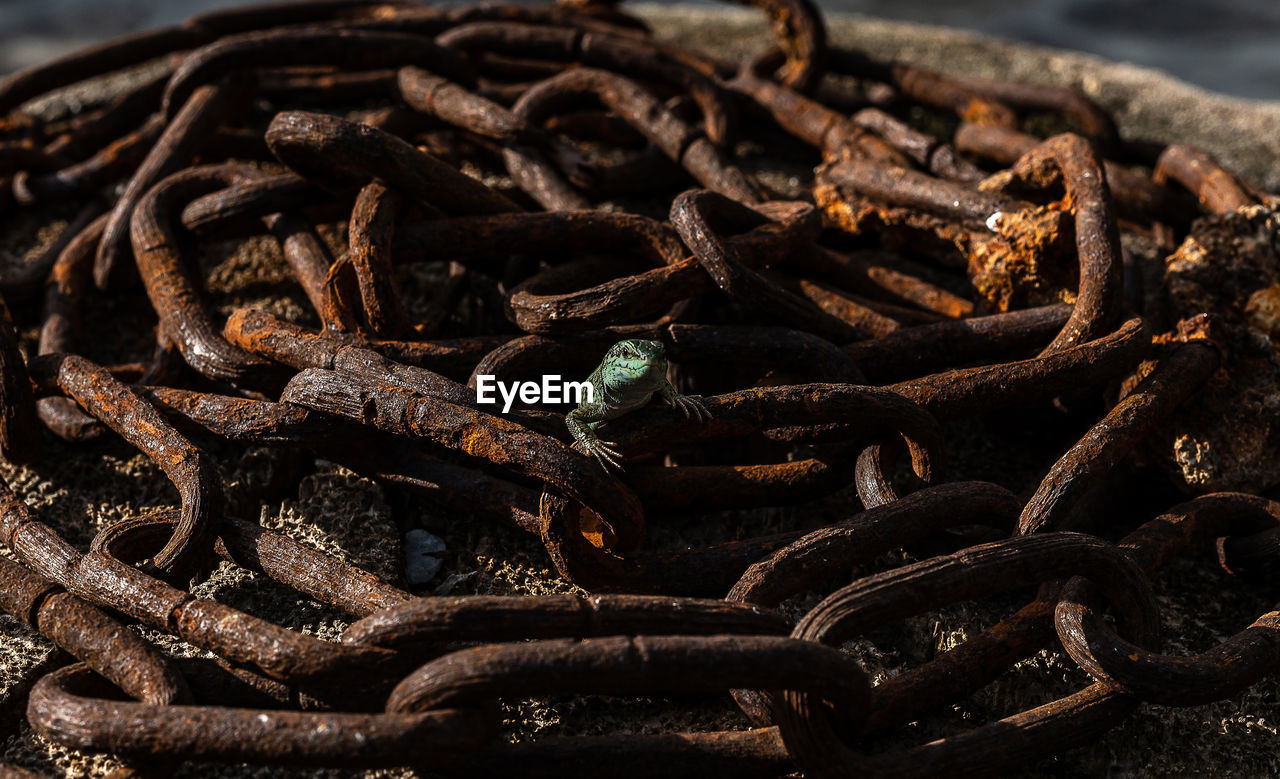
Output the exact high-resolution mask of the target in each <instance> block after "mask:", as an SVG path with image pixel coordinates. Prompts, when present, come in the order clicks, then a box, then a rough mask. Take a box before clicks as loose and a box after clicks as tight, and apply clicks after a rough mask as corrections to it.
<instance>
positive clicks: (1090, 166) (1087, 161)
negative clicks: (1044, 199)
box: [1009, 133, 1121, 355]
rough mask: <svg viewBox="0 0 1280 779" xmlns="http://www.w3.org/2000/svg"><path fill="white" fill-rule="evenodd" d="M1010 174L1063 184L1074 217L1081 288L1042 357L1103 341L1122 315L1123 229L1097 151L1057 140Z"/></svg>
mask: <svg viewBox="0 0 1280 779" xmlns="http://www.w3.org/2000/svg"><path fill="white" fill-rule="evenodd" d="M1009 174H1010V175H1011V176H1012V177H1014V178H1016V179H1019V180H1021V181H1024V182H1026V183H1028V184H1031V185H1033V186H1041V187H1045V186H1049V185H1050V184H1051V183H1052V182H1054V181H1057V180H1059V179H1061V182H1062V186H1063V188H1064V189H1065V190H1066V197H1067V200H1068V201H1069V202H1070V203H1071V209H1072V211H1073V213H1074V216H1075V235H1076V252H1077V256H1078V258H1079V263H1080V289H1079V293H1078V294H1077V296H1076V302H1075V308H1074V309H1073V310H1072V312H1071V317H1070V318H1069V319H1068V320H1067V324H1066V325H1064V326H1063V328H1062V331H1061V332H1060V333H1058V337H1057V338H1055V339H1053V342H1052V343H1051V344H1049V345H1048V346H1047V347H1045V350H1044V351H1043V352H1041V354H1043V355H1048V354H1052V353H1054V352H1059V351H1062V350H1063V349H1065V348H1067V347H1069V346H1073V345H1076V344H1082V343H1086V342H1088V341H1092V340H1094V339H1095V338H1101V337H1102V336H1103V335H1104V334H1106V333H1108V332H1110V331H1111V329H1112V328H1113V327H1114V326H1115V323H1116V319H1117V318H1118V317H1119V314H1120V296H1121V279H1120V230H1119V228H1118V227H1117V226H1116V219H1115V214H1114V212H1113V210H1112V206H1111V192H1110V189H1109V188H1108V187H1107V180H1106V175H1105V174H1104V173H1103V171H1102V163H1101V161H1100V160H1099V158H1098V156H1097V154H1096V152H1095V151H1094V150H1093V148H1092V147H1091V146H1090V145H1089V143H1088V141H1086V140H1085V139H1084V138H1082V137H1080V136H1078V135H1073V134H1071V133H1065V134H1063V135H1056V136H1054V137H1052V138H1050V139H1049V140H1047V141H1045V142H1044V143H1042V144H1040V145H1039V146H1037V147H1036V148H1034V149H1032V150H1031V151H1029V152H1027V153H1026V154H1024V155H1023V156H1022V157H1021V158H1020V159H1019V160H1018V162H1017V163H1016V164H1015V165H1014V166H1013V167H1012V168H1010V171H1009Z"/></svg>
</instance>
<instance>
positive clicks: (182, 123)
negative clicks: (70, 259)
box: [93, 81, 248, 289]
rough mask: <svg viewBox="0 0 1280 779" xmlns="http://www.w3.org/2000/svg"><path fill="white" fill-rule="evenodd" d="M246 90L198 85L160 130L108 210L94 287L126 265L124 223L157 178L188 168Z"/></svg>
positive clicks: (103, 286) (231, 85) (233, 84)
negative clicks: (202, 145)
mask: <svg viewBox="0 0 1280 779" xmlns="http://www.w3.org/2000/svg"><path fill="white" fill-rule="evenodd" d="M247 86H248V85H247V84H244V83H242V82H238V81H227V82H222V83H218V84H207V85H204V86H201V87H199V88H198V89H196V90H195V91H194V92H192V93H191V94H190V96H189V97H188V98H187V100H186V102H185V103H184V104H183V105H182V107H181V110H180V111H178V112H177V114H176V115H175V116H174V117H173V119H172V121H170V122H169V123H168V124H167V125H166V126H165V129H164V133H162V134H161V135H160V138H159V140H157V141H156V144H155V146H153V147H152V148H151V150H150V151H148V152H147V156H146V159H144V160H143V161H142V163H141V164H140V165H139V166H138V168H137V170H136V171H134V173H133V176H132V177H130V179H129V183H128V185H127V186H126V187H125V191H124V193H123V194H122V195H121V196H120V199H119V200H118V201H116V204H115V206H114V207H113V208H112V209H111V218H110V219H109V220H108V221H107V226H106V228H105V229H104V230H103V233H102V240H101V241H100V242H99V244H98V254H97V257H96V258H95V259H94V264H93V280H94V283H95V284H97V286H98V289H106V288H107V287H108V285H109V284H110V283H111V281H112V279H113V278H114V277H115V276H116V275H117V274H118V273H120V272H121V271H120V270H119V266H120V265H121V264H123V263H125V262H128V256H129V238H130V235H131V233H130V224H131V222H132V219H133V214H134V210H135V208H136V207H137V205H138V204H139V203H140V202H141V201H142V199H143V197H144V196H145V195H146V193H147V192H148V191H149V190H150V189H151V188H152V187H153V186H154V185H155V184H156V183H158V182H159V181H160V180H161V179H163V178H164V177H165V176H168V175H169V174H171V173H175V172H177V171H179V170H180V169H182V168H183V167H185V166H187V165H190V164H191V162H192V160H193V158H194V157H195V154H196V152H197V150H198V149H199V148H200V146H201V144H203V143H204V142H205V141H206V140H207V139H208V138H209V137H210V136H211V135H212V133H213V132H214V130H216V129H217V127H218V125H220V124H222V123H223V122H224V121H226V120H227V118H228V115H234V114H235V113H236V112H237V111H238V110H239V108H240V107H242V106H243V104H244V103H245V102H246V101H247V97H248V89H247Z"/></svg>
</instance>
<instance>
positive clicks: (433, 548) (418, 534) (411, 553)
mask: <svg viewBox="0 0 1280 779" xmlns="http://www.w3.org/2000/svg"><path fill="white" fill-rule="evenodd" d="M444 550H445V545H444V541H443V540H441V539H440V538H439V537H437V536H434V535H432V534H430V533H428V532H427V531H425V530H422V529H421V528H415V529H413V530H410V531H409V532H408V533H405V534H404V558H405V562H404V578H405V580H406V581H408V583H409V586H410V587H421V586H422V585H424V584H426V583H427V582H429V581H431V580H432V579H434V578H436V574H438V573H440V566H442V565H444V561H443V560H441V559H440V558H439V557H436V556H435V555H437V554H439V553H440V552H443V551H444Z"/></svg>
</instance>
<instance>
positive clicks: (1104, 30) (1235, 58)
mask: <svg viewBox="0 0 1280 779" xmlns="http://www.w3.org/2000/svg"><path fill="white" fill-rule="evenodd" d="M819 1H820V3H821V5H822V7H823V9H824V10H825V11H827V12H828V13H834V12H854V13H862V14H869V15H872V16H879V17H883V18H886V19H900V20H904V21H912V22H924V23H928V24H938V25H944V26H948V27H959V28H963V29H968V30H974V31H977V32H981V33H985V34H988V35H995V36H999V37H1002V38H1007V39H1011V40H1019V41H1027V42H1030V43H1039V44H1045V45H1049V46H1057V47H1061V48H1067V49H1076V50H1079V51H1086V52H1091V53H1094V54H1099V55H1102V56H1104V57H1107V58H1109V59H1113V60H1117V61H1121V62H1132V63H1135V64H1138V65H1145V66H1147V67H1154V68H1158V69H1160V70H1163V71H1165V72H1167V73H1170V74H1172V75H1174V76H1176V77H1178V78H1180V79H1182V80H1184V81H1188V82H1190V83H1192V84H1197V85H1199V86H1202V87H1204V88H1206V89H1211V90H1213V91H1216V92H1222V93H1225V94H1230V95H1237V96H1240V97H1251V98H1262V99H1269V100H1280V0H1213V2H1202V1H1198V0H952V2H938V0H819ZM243 4H244V3H243V2H238V1H237V0H0V73H6V72H9V71H12V70H16V69H17V68H20V67H23V66H26V65H30V64H34V63H38V62H42V61H44V60H47V59H49V58H51V57H54V56H57V55H58V54H61V53H64V52H67V51H70V50H72V49H75V48H77V47H80V46H84V45H86V44H89V43H92V42H94V41H97V40H101V39H104V38H110V37H112V36H116V35H121V34H124V33H127V32H133V31H136V30H140V29H143V28H147V27H154V26H157V25H162V24H170V23H173V22H177V21H180V20H182V19H184V18H185V17H187V16H189V15H191V14H193V13H196V12H198V11H203V10H208V9H211V8H222V7H228V6H234V5H243ZM696 4H697V5H713V3H709V2H705V1H704V2H698V3H696Z"/></svg>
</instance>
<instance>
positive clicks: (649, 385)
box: [564, 339, 711, 471]
mask: <svg viewBox="0 0 1280 779" xmlns="http://www.w3.org/2000/svg"><path fill="white" fill-rule="evenodd" d="M586 383H587V384H590V385H591V390H592V391H591V399H590V400H586V399H583V400H582V401H581V402H580V403H578V407H577V408H575V409H574V410H573V411H570V412H569V413H568V414H567V415H566V416H565V420H564V421H565V424H566V425H568V427H569V432H570V433H572V434H573V438H574V440H575V441H577V442H578V443H580V444H582V448H583V449H585V450H586V452H587V454H589V455H591V456H592V457H594V458H596V460H598V461H599V462H600V465H602V466H603V467H604V469H605V470H606V471H607V470H609V469H610V468H611V467H612V468H617V469H618V470H622V466H621V465H620V464H619V463H618V461H619V460H620V459H621V458H622V455H621V454H619V453H618V451H617V450H616V449H614V447H616V446H617V444H616V443H613V442H611V441H601V440H600V437H599V436H597V435H596V432H595V429H596V427H597V426H599V425H600V424H601V423H602V422H607V421H608V420H610V419H617V418H618V417H620V416H622V415H623V414H625V413H627V412H628V411H635V410H636V409H638V408H640V407H642V406H644V405H645V404H646V403H648V402H649V399H650V398H652V397H653V394H654V393H655V392H656V393H658V394H659V395H661V396H662V399H663V400H665V401H666V402H667V404H668V405H670V406H672V407H674V408H678V409H680V410H681V411H683V412H684V415H685V418H686V419H688V418H689V417H690V416H691V415H696V416H697V418H698V419H699V420H707V419H711V412H710V411H708V410H707V407H706V406H704V405H703V404H702V401H701V400H700V399H699V398H701V397H702V396H701V395H681V394H680V393H679V392H676V390H675V387H672V386H671V382H669V381H667V352H666V349H665V348H663V346H662V343H661V342H660V341H643V340H639V339H632V340H627V341H619V342H618V343H616V344H614V345H613V346H611V347H610V348H609V351H608V352H607V353H606V354H605V356H604V359H603V360H601V361H600V364H599V365H598V366H596V369H595V370H594V371H592V372H591V375H590V376H588V377H587V382H586Z"/></svg>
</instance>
